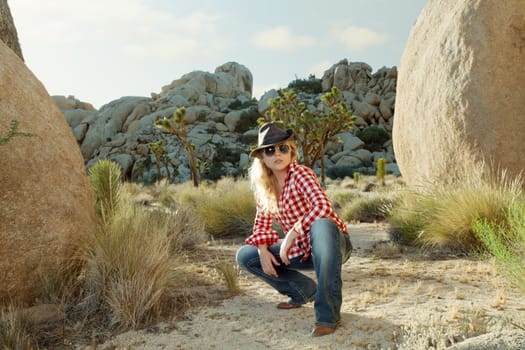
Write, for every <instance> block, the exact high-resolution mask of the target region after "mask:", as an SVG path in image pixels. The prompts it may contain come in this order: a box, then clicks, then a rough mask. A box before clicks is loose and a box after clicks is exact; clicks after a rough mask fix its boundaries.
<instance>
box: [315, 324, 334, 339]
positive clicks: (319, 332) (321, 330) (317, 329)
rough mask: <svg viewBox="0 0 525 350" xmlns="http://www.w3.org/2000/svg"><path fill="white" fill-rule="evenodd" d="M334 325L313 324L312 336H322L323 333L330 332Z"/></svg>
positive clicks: (332, 330)
mask: <svg viewBox="0 0 525 350" xmlns="http://www.w3.org/2000/svg"><path fill="white" fill-rule="evenodd" d="M335 329H336V327H330V326H315V327H314V329H313V330H312V337H322V336H323V335H328V334H332V333H333V332H335Z"/></svg>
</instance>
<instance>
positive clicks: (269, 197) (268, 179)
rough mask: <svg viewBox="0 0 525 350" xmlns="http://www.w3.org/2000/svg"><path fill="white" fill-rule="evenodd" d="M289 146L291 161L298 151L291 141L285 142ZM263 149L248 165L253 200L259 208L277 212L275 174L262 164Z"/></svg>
mask: <svg viewBox="0 0 525 350" xmlns="http://www.w3.org/2000/svg"><path fill="white" fill-rule="evenodd" d="M286 144H288V145H289V146H290V152H291V153H290V154H291V161H292V162H293V161H295V160H297V156H298V151H297V147H296V146H295V144H294V143H293V142H289V143H286ZM262 153H263V150H260V151H259V152H258V153H257V154H256V155H255V158H254V159H253V162H252V165H251V167H250V182H251V185H252V190H253V192H254V195H255V200H256V201H257V205H258V206H259V209H260V210H262V211H263V212H266V213H270V214H277V213H278V212H279V208H278V206H277V201H278V198H277V193H278V192H277V184H276V179H275V176H274V175H273V172H272V170H271V169H270V168H268V167H267V166H266V164H264V161H263V159H262V157H264V155H263V154H262Z"/></svg>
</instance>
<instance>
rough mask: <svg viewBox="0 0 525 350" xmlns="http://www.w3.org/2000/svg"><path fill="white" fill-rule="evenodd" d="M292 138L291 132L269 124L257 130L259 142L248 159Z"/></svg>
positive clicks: (272, 123)
mask: <svg viewBox="0 0 525 350" xmlns="http://www.w3.org/2000/svg"><path fill="white" fill-rule="evenodd" d="M292 136H293V130H292V129H288V130H284V129H282V128H281V127H280V126H279V125H278V124H276V123H275V122H269V123H266V124H264V125H263V126H261V127H260V128H259V142H258V144H257V148H256V149H254V150H253V151H251V152H250V157H255V155H256V154H257V152H258V151H259V150H261V149H263V148H266V147H269V146H273V145H277V144H279V143H281V142H284V141H286V140H288V139H289V138H291V137H292Z"/></svg>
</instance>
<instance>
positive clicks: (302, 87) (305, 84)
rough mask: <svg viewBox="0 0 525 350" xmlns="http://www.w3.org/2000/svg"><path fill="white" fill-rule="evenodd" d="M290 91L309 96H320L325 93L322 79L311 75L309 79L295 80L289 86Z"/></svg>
mask: <svg viewBox="0 0 525 350" xmlns="http://www.w3.org/2000/svg"><path fill="white" fill-rule="evenodd" d="M288 89H291V90H294V91H296V92H305V93H308V94H320V93H322V92H323V88H322V84H321V79H316V78H315V75H310V76H309V77H308V79H299V78H297V79H295V80H294V81H292V82H291V83H290V84H288Z"/></svg>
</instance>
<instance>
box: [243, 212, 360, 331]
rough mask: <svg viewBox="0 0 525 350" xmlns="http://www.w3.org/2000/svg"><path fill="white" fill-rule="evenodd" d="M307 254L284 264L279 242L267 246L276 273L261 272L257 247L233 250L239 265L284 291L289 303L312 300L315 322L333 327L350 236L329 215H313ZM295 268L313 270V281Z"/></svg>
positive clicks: (279, 290)
mask: <svg viewBox="0 0 525 350" xmlns="http://www.w3.org/2000/svg"><path fill="white" fill-rule="evenodd" d="M310 244H311V246H312V254H311V257H310V258H309V259H308V260H306V261H301V258H302V256H299V257H296V258H294V259H291V260H290V264H289V265H284V263H282V260H281V258H280V257H279V249H280V247H281V244H280V242H279V243H276V244H273V245H271V246H270V247H269V250H270V251H271V252H272V254H273V255H274V256H275V257H276V259H277V261H279V263H281V265H279V266H275V271H277V274H278V275H279V277H273V276H269V275H267V274H265V273H264V272H263V270H262V267H261V262H260V259H259V252H258V250H257V247H255V246H252V245H245V246H242V247H241V248H240V249H239V250H238V251H237V263H238V264H239V266H240V267H241V268H242V269H244V270H246V271H248V272H250V273H252V274H253V275H255V276H256V277H258V278H260V279H261V280H263V281H265V282H266V283H268V284H269V285H271V286H272V287H273V288H275V289H276V290H277V291H278V292H279V293H281V294H283V295H287V296H288V297H289V298H290V299H289V301H288V302H289V303H290V304H293V305H302V304H306V303H307V302H309V301H314V309H315V325H316V326H330V327H335V326H336V324H337V323H338V322H339V320H340V317H341V315H340V312H341V304H342V299H343V298H342V291H341V290H342V285H343V283H342V280H341V265H342V264H343V263H345V262H346V260H348V258H349V257H350V253H351V251H352V244H351V243H350V237H349V236H348V235H347V234H344V233H341V232H340V230H339V228H338V227H337V225H335V224H334V222H333V221H332V220H330V219H317V220H316V221H315V222H314V223H313V225H312V228H311V232H310ZM298 270H315V275H316V277H317V283H315V281H314V280H312V279H311V278H310V277H308V276H306V275H304V274H302V273H300V272H299V271H298Z"/></svg>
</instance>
